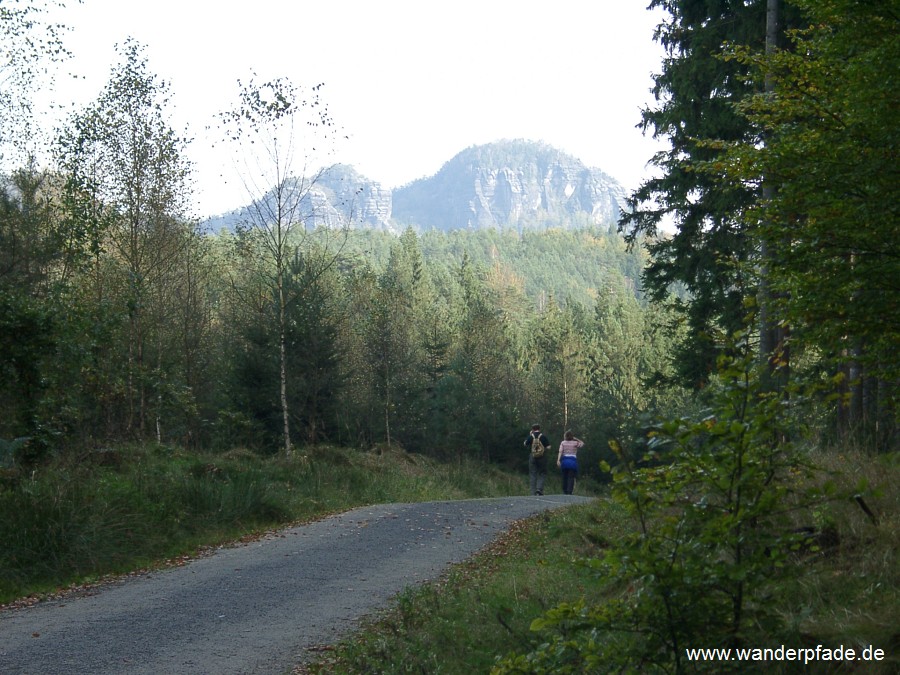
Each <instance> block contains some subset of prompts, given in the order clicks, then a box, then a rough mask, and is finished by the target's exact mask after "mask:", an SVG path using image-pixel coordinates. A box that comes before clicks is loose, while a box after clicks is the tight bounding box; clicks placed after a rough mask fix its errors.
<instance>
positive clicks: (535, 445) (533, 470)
mask: <svg viewBox="0 0 900 675" xmlns="http://www.w3.org/2000/svg"><path fill="white" fill-rule="evenodd" d="M525 447H526V448H528V477H529V479H530V481H531V494H533V495H542V494H544V480H545V479H546V478H547V450H549V449H550V441H548V440H547V437H546V436H544V434H542V433H541V425H540V424H534V425H532V427H531V433H530V434H528V438H526V439H525Z"/></svg>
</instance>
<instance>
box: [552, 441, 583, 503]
mask: <svg viewBox="0 0 900 675" xmlns="http://www.w3.org/2000/svg"><path fill="white" fill-rule="evenodd" d="M582 447H584V442H583V441H580V440H578V439H577V438H575V434H573V433H572V432H571V431H567V432H566V434H565V440H564V441H563V442H562V443H560V444H559V455H558V456H557V457H556V466H558V467H559V468H560V470H561V471H562V488H563V494H567V495H570V494H572V493H573V492H575V476H577V475H578V450H579V449H581V448H582Z"/></svg>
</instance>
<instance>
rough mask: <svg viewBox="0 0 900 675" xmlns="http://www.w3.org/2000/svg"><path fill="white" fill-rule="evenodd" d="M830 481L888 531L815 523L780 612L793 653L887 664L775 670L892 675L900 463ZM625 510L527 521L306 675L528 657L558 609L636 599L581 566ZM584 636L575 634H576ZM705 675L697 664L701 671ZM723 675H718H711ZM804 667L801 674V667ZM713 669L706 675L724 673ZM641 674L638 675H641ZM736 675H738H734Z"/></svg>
mask: <svg viewBox="0 0 900 675" xmlns="http://www.w3.org/2000/svg"><path fill="white" fill-rule="evenodd" d="M820 459H821V460H822V461H821V466H822V467H823V469H824V473H823V475H822V480H829V481H835V482H836V483H838V484H839V486H841V487H844V488H846V487H848V486H855V485H862V484H868V486H869V487H868V488H867V489H866V490H865V494H866V497H865V501H866V504H867V506H868V507H870V509H871V510H872V512H873V513H874V514H875V517H876V521H877V522H873V520H872V518H871V517H870V516H869V515H867V514H866V513H865V512H864V511H863V510H862V509H861V508H860V507H859V505H858V503H857V502H856V501H855V500H853V499H851V500H840V501H834V502H831V503H828V504H826V505H824V506H823V507H822V508H821V509H819V510H817V511H816V512H813V513H808V514H806V517H808V518H811V520H810V521H809V522H811V523H812V524H813V525H814V526H815V527H816V528H817V530H818V531H819V532H821V533H825V534H827V540H823V541H822V544H821V545H816V546H813V547H811V548H810V549H809V550H805V551H799V552H798V554H797V557H796V559H795V560H794V564H796V566H797V569H798V570H799V573H798V574H797V575H796V576H794V577H793V578H792V579H791V580H790V581H789V582H787V583H785V584H784V585H783V586H782V587H781V588H779V589H778V591H779V592H778V593H777V595H775V596H773V597H772V598H771V601H772V602H773V603H775V604H776V605H777V607H778V611H779V612H780V613H781V614H782V616H783V619H784V625H785V626H786V630H787V633H786V634H785V635H775V636H770V637H771V638H772V640H773V642H774V643H775V644H778V643H779V642H781V643H784V644H786V646H788V647H813V648H815V646H816V645H819V644H822V645H831V646H832V647H833V646H837V645H844V646H846V647H853V648H855V649H856V650H857V653H860V652H861V651H862V650H863V649H865V648H866V647H867V646H874V647H876V648H880V649H882V650H884V652H885V655H886V658H885V659H884V660H883V661H881V662H878V663H875V662H872V663H865V664H860V663H856V664H850V663H843V662H839V663H834V662H832V663H829V662H819V663H816V664H811V665H809V666H802V667H800V668H797V667H796V666H797V665H798V664H787V663H771V662H770V663H768V664H766V668H765V669H766V671H767V672H769V673H793V672H802V673H807V674H812V673H829V674H830V673H850V672H859V673H866V675H887V674H888V673H894V672H898V671H897V668H898V667H900V631H898V628H897V627H898V626H900V560H898V554H900V464H898V455H896V454H895V455H887V456H874V457H873V456H870V455H865V454H862V453H854V452H849V451H841V452H839V451H833V452H828V453H826V454H824V455H823V456H822V457H821V458H820ZM632 526H633V525H632V523H631V521H630V520H629V517H628V515H627V514H626V512H625V511H624V509H623V508H621V507H619V506H618V505H616V504H614V503H613V502H611V501H610V500H608V499H606V498H604V497H602V496H601V498H599V499H598V500H597V501H596V502H594V503H592V504H588V505H582V506H576V507H571V508H567V509H564V510H561V511H556V512H552V513H550V514H544V515H541V516H537V517H535V518H532V519H529V520H528V521H523V522H522V523H520V524H519V526H518V527H517V528H515V529H514V530H513V531H511V532H510V533H509V534H508V535H507V536H505V537H504V538H502V539H501V540H499V541H498V542H496V543H495V544H494V545H493V546H491V547H489V548H488V549H486V550H484V551H483V552H481V553H480V554H479V555H477V556H475V557H474V558H472V559H470V560H469V561H467V562H466V563H463V564H461V565H458V566H456V567H455V568H454V569H453V570H452V571H450V572H449V573H448V574H447V575H445V576H444V578H442V579H441V580H440V581H438V582H434V583H431V584H428V585H426V586H424V587H422V588H420V589H414V590H410V591H407V592H405V593H403V594H401V595H400V596H399V597H398V598H397V599H396V601H395V602H394V604H393V606H392V607H391V608H390V609H389V610H387V611H386V612H384V613H383V614H381V615H379V616H376V617H374V618H372V619H371V620H369V621H368V622H367V623H365V624H364V625H363V627H362V629H361V630H360V631H359V632H358V633H357V634H355V635H353V636H352V637H350V638H348V639H346V640H344V641H343V642H341V643H340V644H338V645H337V646H336V647H335V648H333V649H332V648H327V649H325V650H324V651H323V652H322V653H321V654H318V655H317V658H318V660H317V661H316V662H314V663H309V664H305V665H300V666H298V667H297V668H296V669H295V670H294V673H295V674H298V675H299V674H308V673H310V674H315V675H325V674H326V673H346V674H347V675H354V674H363V673H367V674H371V673H380V674H384V675H389V674H394V673H430V674H436V675H437V674H442V675H454V674H457V673H458V674H459V675H469V674H471V673H488V672H490V670H491V667H492V665H494V663H495V661H496V658H497V657H498V656H504V655H506V654H509V653H511V652H516V653H527V652H529V651H531V650H532V649H534V648H535V647H537V646H538V645H539V644H540V643H541V642H544V641H545V639H546V636H545V635H543V634H541V633H538V632H533V631H531V630H530V626H531V622H532V621H533V620H534V619H536V618H538V617H540V616H541V614H542V613H543V612H544V611H546V610H547V609H550V608H552V607H554V606H556V605H557V604H558V603H574V602H577V601H579V600H584V602H585V603H586V604H587V605H592V604H602V603H604V601H605V600H606V599H608V598H610V597H612V596H613V595H615V594H617V593H620V592H623V591H625V590H626V589H618V588H614V587H609V586H608V585H606V584H605V582H604V581H603V580H601V579H599V578H598V577H596V576H592V573H591V571H590V570H589V569H588V568H587V567H586V566H585V565H583V564H579V561H583V560H584V559H585V558H587V557H596V556H599V555H602V553H603V551H604V550H605V549H608V548H609V547H611V546H614V545H615V542H616V540H617V539H618V538H619V537H621V536H622V535H623V534H624V533H625V532H628V531H630V528H631V527H632ZM571 629H572V630H576V629H575V627H572V628H571ZM694 665H696V664H694ZM711 666H712V667H711ZM792 666H793V667H792ZM717 667H722V664H718V666H716V664H707V665H706V667H705V669H701V670H703V672H721V671H717V670H716V668H717ZM636 672H637V671H636ZM729 672H732V671H729Z"/></svg>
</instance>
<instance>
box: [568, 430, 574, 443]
mask: <svg viewBox="0 0 900 675" xmlns="http://www.w3.org/2000/svg"><path fill="white" fill-rule="evenodd" d="M573 438H575V434H573V433H572V430H571V429H569V430H568V431H567V432H566V440H567V441H571V440H572V439H573Z"/></svg>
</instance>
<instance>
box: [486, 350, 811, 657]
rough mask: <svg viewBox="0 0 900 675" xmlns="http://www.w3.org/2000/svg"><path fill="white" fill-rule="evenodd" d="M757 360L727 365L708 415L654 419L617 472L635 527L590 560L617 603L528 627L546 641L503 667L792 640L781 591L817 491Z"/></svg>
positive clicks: (569, 608) (787, 409)
mask: <svg viewBox="0 0 900 675" xmlns="http://www.w3.org/2000/svg"><path fill="white" fill-rule="evenodd" d="M748 359H749V357H746V358H745V359H742V360H739V361H737V362H734V363H722V364H720V370H719V374H718V378H717V379H718V382H719V384H718V389H719V390H718V392H717V394H716V397H715V405H714V407H713V408H712V410H711V411H710V412H709V413H708V414H707V415H705V416H702V417H701V418H699V419H687V418H676V419H673V420H671V421H669V422H665V423H663V424H661V425H659V426H658V427H657V428H656V429H655V430H654V431H653V432H652V433H651V442H650V444H649V446H648V448H647V452H646V453H645V454H644V455H643V456H642V457H641V458H640V459H639V460H638V461H636V462H635V461H623V462H622V463H621V464H619V466H618V467H617V468H616V469H615V470H614V479H615V482H614V486H613V497H614V498H615V499H616V500H617V501H619V502H620V503H621V504H623V506H625V507H626V508H628V509H629V511H630V512H631V513H632V514H633V515H634V516H635V518H636V520H637V523H638V525H639V529H638V531H637V532H635V533H634V534H631V535H626V536H624V537H623V538H622V539H621V540H620V541H619V542H618V543H617V545H616V546H614V547H612V548H611V549H610V550H609V551H608V552H607V553H606V555H604V556H603V557H600V558H594V559H592V560H590V561H589V562H588V564H589V566H590V567H591V568H592V569H594V570H595V572H596V574H597V576H598V581H599V582H600V583H602V584H604V585H606V586H610V587H614V588H617V589H619V593H618V595H617V597H615V598H614V599H612V600H609V601H606V602H604V603H602V604H599V605H593V604H588V603H583V602H570V603H564V604H561V605H559V606H557V607H556V608H554V609H552V610H550V611H548V612H547V613H545V614H544V615H543V617H542V618H540V619H538V620H536V621H535V622H534V624H533V626H532V628H533V629H534V630H537V631H540V632H542V633H543V634H545V635H546V637H547V642H546V643H545V644H543V645H542V646H541V647H540V648H538V649H537V650H536V651H534V652H532V653H531V654H529V655H525V656H519V657H511V658H510V659H508V660H507V661H505V662H504V664H503V665H502V666H500V667H499V668H498V669H497V671H496V672H498V673H514V672H529V673H551V672H552V673H565V672H572V673H575V672H585V671H594V670H598V669H602V670H615V671H621V672H673V671H674V672H684V671H685V670H687V669H688V667H690V668H693V667H695V666H696V664H691V665H690V666H688V665H686V663H685V652H684V650H685V648H689V647H695V646H697V645H703V646H711V647H735V646H746V645H749V644H753V645H760V644H768V642H767V640H769V639H771V638H772V636H774V635H779V636H783V635H784V626H782V625H781V615H780V610H779V608H778V607H777V606H776V604H775V603H773V602H772V597H773V595H774V594H775V593H776V588H777V587H778V585H779V584H782V583H784V581H785V579H786V578H789V577H790V575H792V574H795V573H796V571H797V568H796V566H795V565H794V564H790V562H791V561H790V556H791V555H792V552H793V551H794V550H796V549H797V548H798V547H799V545H800V544H799V538H798V536H797V535H794V534H792V533H791V531H790V528H789V527H787V526H786V523H787V522H789V520H788V517H787V516H788V514H790V513H791V512H792V511H795V510H800V509H805V508H808V507H809V506H811V505H812V504H815V503H818V501H819V499H820V498H821V497H822V495H821V494H819V493H818V492H813V491H809V490H806V489H804V488H803V485H802V479H803V478H804V477H805V476H806V475H807V472H808V470H807V468H806V466H805V459H804V457H803V455H802V453H801V452H800V451H799V449H798V448H797V447H796V446H795V444H794V442H793V441H792V440H787V438H788V436H789V435H791V436H793V437H794V438H796V436H797V434H798V433H799V429H798V427H797V424H796V417H795V415H794V413H793V411H792V406H791V405H789V404H788V403H787V402H786V401H785V400H784V399H782V398H781V397H780V396H778V395H764V394H761V393H760V390H759V383H758V381H757V379H756V377H755V374H754V369H753V367H752V366H751V365H750V363H749V362H748ZM614 449H615V450H616V452H617V453H619V454H622V453H624V450H623V449H622V448H621V447H620V446H618V445H617V444H614ZM623 459H625V458H624V457H623ZM721 666H722V664H716V667H717V668H721Z"/></svg>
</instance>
